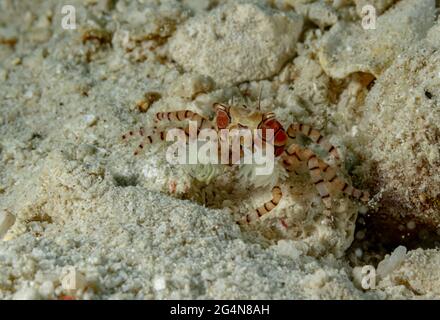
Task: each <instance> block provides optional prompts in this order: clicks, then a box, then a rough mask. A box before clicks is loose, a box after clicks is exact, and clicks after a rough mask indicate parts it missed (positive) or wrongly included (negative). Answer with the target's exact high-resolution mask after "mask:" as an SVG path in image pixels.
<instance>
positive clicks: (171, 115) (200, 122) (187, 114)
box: [155, 110, 214, 130]
mask: <svg viewBox="0 0 440 320" xmlns="http://www.w3.org/2000/svg"><path fill="white" fill-rule="evenodd" d="M184 120H191V121H196V122H197V130H201V129H208V128H210V129H214V125H213V124H212V122H211V121H209V120H208V119H206V118H205V117H203V116H201V115H200V114H198V113H195V112H193V111H191V110H179V111H169V112H158V113H156V117H155V121H156V122H162V121H168V122H171V121H184Z"/></svg>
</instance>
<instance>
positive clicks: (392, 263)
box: [376, 246, 406, 279]
mask: <svg viewBox="0 0 440 320" xmlns="http://www.w3.org/2000/svg"><path fill="white" fill-rule="evenodd" d="M405 257H406V248H405V247H404V246H398V247H397V248H396V249H394V251H393V253H392V254H391V255H390V256H387V257H385V259H383V260H382V261H381V262H379V264H378V265H377V273H376V274H377V276H378V277H379V278H380V279H383V278H385V277H386V276H387V275H389V274H390V273H391V272H393V271H394V270H395V269H397V268H398V267H399V266H400V265H401V264H402V262H403V261H405Z"/></svg>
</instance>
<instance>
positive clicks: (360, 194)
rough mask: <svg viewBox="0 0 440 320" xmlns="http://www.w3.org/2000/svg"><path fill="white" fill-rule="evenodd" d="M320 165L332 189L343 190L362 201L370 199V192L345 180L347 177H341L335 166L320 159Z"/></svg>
mask: <svg viewBox="0 0 440 320" xmlns="http://www.w3.org/2000/svg"><path fill="white" fill-rule="evenodd" d="M319 167H320V168H321V170H322V172H323V174H324V179H325V180H326V181H327V182H328V184H329V185H330V188H331V189H333V190H337V191H339V192H343V193H345V194H347V195H349V196H352V197H353V198H355V199H358V200H360V201H362V202H368V201H369V200H370V194H369V193H368V192H367V191H362V190H359V189H356V188H354V187H353V186H352V185H351V184H349V183H348V182H347V181H345V179H343V178H341V177H339V176H338V175H337V172H336V170H335V169H334V168H332V167H331V166H330V165H328V164H327V163H325V162H324V161H322V160H320V159H319Z"/></svg>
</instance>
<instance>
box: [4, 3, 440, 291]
mask: <svg viewBox="0 0 440 320" xmlns="http://www.w3.org/2000/svg"><path fill="white" fill-rule="evenodd" d="M367 4H369V5H373V6H374V7H375V8H376V14H377V19H375V20H376V28H370V29H368V30H365V29H364V28H363V27H362V26H363V24H362V21H363V19H364V16H363V14H364V13H363V12H364V10H363V7H364V6H365V5H367ZM70 5H71V7H69V10H72V8H73V9H75V12H74V14H75V16H76V29H66V28H63V27H62V26H63V25H64V26H66V22H68V23H72V20H71V19H70V20H69V19H68V20H66V17H67V15H68V14H69V12H72V11H69V10H67V11H66V8H64V9H63V5H62V4H61V3H60V2H59V1H55V0H50V1H30V0H29V1H12V0H0V107H1V113H0V237H1V239H2V240H1V241H0V269H1V270H2V271H1V272H0V299H63V298H66V297H69V298H75V299H110V298H112V299H165V298H168V299H180V298H206V299H208V298H219V299H397V298H408V299H412V298H440V278H439V272H438V270H439V264H440V252H439V251H438V249H437V247H438V244H439V243H438V239H439V238H440V227H439V224H440V176H439V165H440V153H439V152H440V148H439V147H440V146H439V139H440V138H439V137H440V127H439V123H440V89H439V88H440V54H439V51H438V49H440V36H439V35H440V25H439V20H438V16H437V15H436V12H437V10H438V2H436V1H434V0H417V1H416V0H400V1H393V0H375V1H363V0H346V1H336V0H334V1H324V0H318V1H313V0H310V1H302V0H275V1H264V0H258V1H257V0H254V1H252V0H240V1H234V0H230V1H214V0H212V1H210V0H209V1H205V0H184V1H177V0H161V1H128V0H119V1H112V0H75V1H71V2H70ZM373 20H374V19H373ZM373 20H370V22H371V21H373ZM260 97H261V100H260ZM215 102H221V103H234V104H237V105H242V104H246V105H247V106H248V108H249V110H251V109H255V108H257V107H258V106H259V105H260V107H261V110H262V111H265V112H269V111H271V112H274V113H275V114H276V116H277V118H278V119H279V120H280V122H281V123H282V124H283V125H284V127H285V128H287V126H288V125H289V124H291V123H293V122H300V123H305V124H309V125H312V126H313V127H316V128H317V129H319V130H320V131H321V132H322V133H323V134H324V135H325V136H326V137H328V138H329V140H330V142H331V143H332V144H334V145H335V146H337V147H338V149H339V151H340V155H341V159H342V166H341V172H340V173H341V175H342V176H343V177H344V178H345V179H346V180H347V181H349V182H350V183H352V184H353V185H354V186H355V187H357V188H359V189H362V190H368V191H369V192H370V194H371V201H369V203H368V204H363V203H360V202H358V201H356V200H355V199H352V198H350V197H348V196H344V195H340V194H337V193H335V194H332V199H333V203H332V210H331V215H330V216H329V213H328V212H325V211H324V209H325V207H324V206H323V204H322V203H321V200H320V197H319V194H318V192H317V190H316V188H315V187H314V185H313V183H312V182H311V179H310V177H309V175H308V173H307V171H305V172H300V173H299V175H291V176H289V177H287V178H285V179H281V180H282V182H280V186H281V188H282V190H283V198H282V200H281V202H280V204H279V206H278V207H277V208H275V209H274V210H273V211H271V212H270V213H268V214H267V215H265V216H263V217H262V218H261V219H260V220H258V221H256V222H255V223H251V224H250V225H242V226H239V225H237V224H236V221H237V220H239V219H240V217H243V215H245V214H247V213H249V212H252V211H253V210H254V209H255V208H256V207H258V206H260V205H261V204H262V203H264V202H265V201H268V200H270V197H271V193H270V185H273V184H275V183H277V182H278V180H279V179H278V178H282V177H284V175H285V172H284V171H283V170H282V168H281V167H280V166H279V165H276V166H275V169H274V173H273V175H272V176H270V177H267V178H257V177H255V176H254V175H253V171H252V170H253V169H252V167H250V168H249V167H246V168H244V167H240V169H237V168H236V167H229V166H224V167H219V166H209V165H172V164H170V163H168V162H167V161H166V158H165V152H166V149H165V147H166V145H165V144H158V145H155V146H148V147H146V148H145V150H144V152H142V153H141V154H139V155H137V156H134V155H133V150H134V149H135V148H136V146H137V145H138V144H139V143H138V141H139V140H136V139H133V140H129V141H128V143H127V142H125V141H122V139H121V136H122V134H124V133H126V132H127V131H129V130H133V131H134V130H136V129H139V127H141V126H143V127H144V128H149V127H152V126H153V125H154V115H155V113H156V112H159V111H176V110H182V109H188V110H192V111H195V112H198V113H200V114H202V115H204V116H206V117H212V116H213V109H212V105H213V103H215ZM131 141H134V142H133V143H131ZM300 142H301V143H302V144H303V145H304V146H305V147H310V148H311V149H313V150H314V151H315V152H316V153H317V154H318V155H319V156H320V157H322V158H324V159H325V157H326V154H325V152H323V150H321V149H319V148H315V147H314V146H313V145H312V144H310V141H308V140H307V139H303V140H302V141H300ZM268 186H269V187H268ZM366 264H371V265H372V266H373V267H375V268H377V269H376V275H377V276H376V279H375V280H376V281H375V282H376V283H375V288H374V289H372V288H365V286H364V287H363V284H365V281H362V276H363V274H362V267H363V266H364V265H366ZM69 277H75V278H74V280H76V281H75V283H76V286H75V288H71V287H69V286H68V283H71V282H69V281H66V279H67V280H69V279H71V278H69Z"/></svg>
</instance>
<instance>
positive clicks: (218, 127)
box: [122, 103, 369, 224]
mask: <svg viewBox="0 0 440 320" xmlns="http://www.w3.org/2000/svg"><path fill="white" fill-rule="evenodd" d="M213 109H214V111H215V112H214V114H215V115H214V117H213V119H208V118H206V117H204V116H202V115H200V114H198V113H195V112H193V111H191V110H179V111H169V112H158V113H156V114H155V118H154V120H155V122H156V123H157V124H160V123H168V124H170V123H179V122H180V123H183V122H185V121H193V122H194V123H197V131H198V132H199V131H200V130H202V129H213V130H215V131H216V132H217V134H218V136H219V139H221V137H220V132H221V131H222V130H225V129H226V130H232V129H236V128H241V129H243V128H244V129H251V130H254V129H261V131H260V132H262V133H263V134H262V140H263V141H265V142H266V139H265V131H266V130H268V129H271V130H273V141H272V144H273V152H274V157H275V161H279V162H280V163H281V165H282V166H283V167H284V168H285V170H286V171H287V172H288V173H289V174H294V175H298V174H299V173H298V172H299V171H300V170H304V169H305V170H306V171H308V172H309V174H310V178H311V181H312V182H313V184H314V185H315V187H316V190H317V191H318V193H319V196H320V198H321V200H322V202H323V204H324V207H325V213H326V214H329V215H331V206H332V194H334V193H335V192H336V193H338V192H339V193H343V194H346V195H348V196H351V197H353V198H355V199H357V200H359V201H362V202H365V203H366V202H368V201H369V193H368V192H367V191H362V190H359V189H356V188H355V187H353V186H352V185H351V184H350V183H349V182H347V181H346V179H344V178H343V177H341V175H338V172H339V171H340V170H341V159H340V156H339V152H338V150H337V148H336V147H335V146H334V145H333V144H331V143H330V142H329V141H328V140H327V139H326V138H325V137H324V136H323V135H322V134H321V133H320V132H319V131H318V130H316V129H314V128H313V127H311V126H310V125H307V124H302V123H292V124H290V125H289V126H288V128H287V130H286V129H285V128H284V127H283V126H282V125H281V123H280V122H279V121H278V120H277V118H276V116H275V114H274V113H273V112H262V111H260V109H257V110H250V109H249V108H248V107H246V106H245V105H243V106H233V105H227V104H222V103H214V105H213ZM173 128H175V127H173ZM178 128H180V129H182V130H184V131H185V133H186V135H187V137H188V136H189V134H188V131H189V129H188V128H189V127H188V126H187V125H186V126H181V127H178ZM169 129H170V128H165V129H161V128H159V127H158V126H154V127H153V128H152V130H145V129H144V128H140V129H139V130H136V131H129V132H128V133H125V134H124V135H122V139H123V140H127V139H128V138H130V137H133V136H140V137H142V138H143V140H142V142H141V143H140V144H139V145H138V147H137V148H136V150H135V151H134V155H139V154H140V152H141V151H142V150H143V149H144V148H145V147H146V146H147V145H148V144H156V143H160V142H161V141H165V137H166V134H167V132H168V130H169ZM301 135H302V136H305V137H307V138H309V139H310V140H311V141H312V142H313V143H314V144H316V145H318V146H320V148H321V149H323V150H324V151H326V152H327V153H328V155H329V156H330V157H331V158H333V164H329V163H328V161H324V160H323V159H321V158H320V157H319V156H318V155H317V154H316V153H315V152H314V151H312V150H311V149H310V148H307V147H303V146H301V145H300V144H299V143H298V142H297V138H298V137H299V136H301ZM219 152H221V150H219ZM229 152H231V150H229ZM241 155H243V153H242V152H241ZM229 165H234V164H233V163H229ZM282 196H283V193H282V191H281V188H280V186H279V185H275V186H273V187H272V199H271V200H270V201H267V202H265V203H263V204H262V205H261V206H259V207H258V208H256V209H255V210H254V211H253V212H250V213H248V214H246V215H244V216H243V217H242V218H241V220H240V221H237V222H238V223H239V224H249V223H252V222H254V221H256V220H258V219H260V218H261V217H263V216H264V215H266V214H268V213H269V212H271V211H272V210H273V209H274V208H276V207H277V205H278V204H279V202H280V201H281V199H282Z"/></svg>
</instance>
